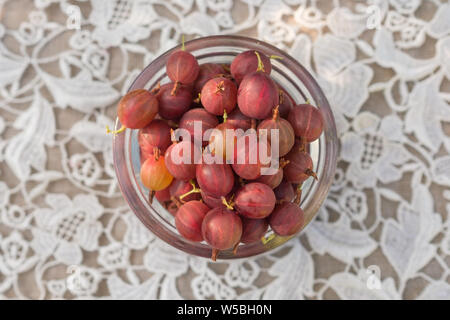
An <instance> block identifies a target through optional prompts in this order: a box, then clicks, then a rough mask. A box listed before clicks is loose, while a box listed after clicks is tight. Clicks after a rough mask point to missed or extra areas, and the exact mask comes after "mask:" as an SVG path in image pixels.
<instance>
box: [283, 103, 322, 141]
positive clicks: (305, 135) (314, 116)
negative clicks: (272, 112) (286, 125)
mask: <svg viewBox="0 0 450 320" xmlns="http://www.w3.org/2000/svg"><path fill="white" fill-rule="evenodd" d="M288 121H289V122H290V123H291V125H292V128H293V129H294V132H295V135H296V136H298V137H301V138H302V139H303V140H304V142H312V141H314V140H316V139H318V138H319V137H320V135H321V134H322V131H323V117H322V113H321V112H320V110H319V109H317V108H315V107H313V106H312V105H310V104H299V105H297V106H294V107H293V108H292V110H291V112H290V113H289V116H288Z"/></svg>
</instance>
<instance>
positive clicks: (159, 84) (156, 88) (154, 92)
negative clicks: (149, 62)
mask: <svg viewBox="0 0 450 320" xmlns="http://www.w3.org/2000/svg"><path fill="white" fill-rule="evenodd" d="M159 90H161V83H160V82H159V81H158V83H157V84H156V87H154V88H153V89H152V90H150V93H151V94H157V93H158V92H159Z"/></svg>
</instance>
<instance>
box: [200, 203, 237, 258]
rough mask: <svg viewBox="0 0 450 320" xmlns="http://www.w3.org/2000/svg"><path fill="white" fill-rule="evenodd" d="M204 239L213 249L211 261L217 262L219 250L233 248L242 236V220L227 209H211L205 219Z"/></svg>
mask: <svg viewBox="0 0 450 320" xmlns="http://www.w3.org/2000/svg"><path fill="white" fill-rule="evenodd" d="M202 235H203V239H204V240H205V241H206V242H207V243H208V244H209V245H210V246H211V247H213V252H212V255H211V259H212V260H213V261H215V260H216V257H217V254H218V252H219V250H226V249H230V248H233V247H234V246H235V245H236V244H238V243H239V240H240V239H241V235H242V222H241V218H239V216H238V215H237V214H236V212H234V211H231V210H229V209H225V208H214V209H211V210H210V211H209V212H208V213H207V214H206V216H205V218H204V219H203V223H202Z"/></svg>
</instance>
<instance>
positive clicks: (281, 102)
mask: <svg viewBox="0 0 450 320" xmlns="http://www.w3.org/2000/svg"><path fill="white" fill-rule="evenodd" d="M293 107H294V102H293V100H292V98H291V97H290V96H289V95H288V94H287V93H286V92H285V91H284V90H282V89H279V90H278V110H279V112H280V117H282V118H287V117H288V115H289V113H290V112H291V110H292V108H293Z"/></svg>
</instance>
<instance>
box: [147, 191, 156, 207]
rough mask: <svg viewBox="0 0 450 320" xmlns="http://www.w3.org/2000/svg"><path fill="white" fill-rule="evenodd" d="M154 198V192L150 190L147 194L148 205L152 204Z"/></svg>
mask: <svg viewBox="0 0 450 320" xmlns="http://www.w3.org/2000/svg"><path fill="white" fill-rule="evenodd" d="M154 197H155V191H153V190H150V193H149V194H148V202H149V203H150V204H152V203H153V198H154Z"/></svg>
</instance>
